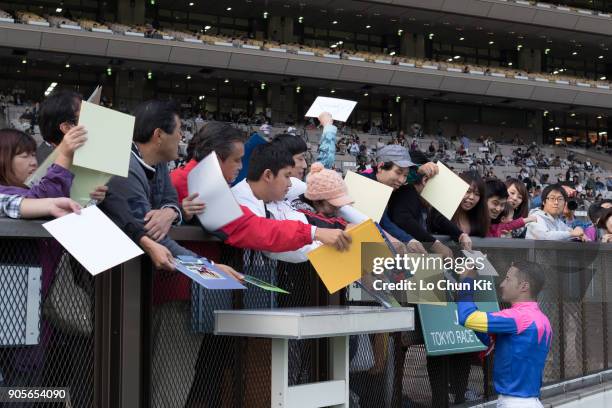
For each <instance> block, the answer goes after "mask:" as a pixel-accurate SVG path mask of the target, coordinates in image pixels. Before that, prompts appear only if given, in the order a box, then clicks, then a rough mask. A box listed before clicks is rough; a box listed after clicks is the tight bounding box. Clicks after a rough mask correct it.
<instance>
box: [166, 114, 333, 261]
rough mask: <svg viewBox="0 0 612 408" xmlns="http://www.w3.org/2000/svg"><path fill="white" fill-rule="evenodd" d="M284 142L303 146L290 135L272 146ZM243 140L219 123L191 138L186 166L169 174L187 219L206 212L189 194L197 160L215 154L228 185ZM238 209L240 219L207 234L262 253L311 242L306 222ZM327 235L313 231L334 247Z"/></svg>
mask: <svg viewBox="0 0 612 408" xmlns="http://www.w3.org/2000/svg"><path fill="white" fill-rule="evenodd" d="M281 136H283V135H281ZM278 137H280V136H277V138H278ZM283 140H285V141H287V142H289V144H290V145H291V146H294V145H297V146H298V147H297V149H298V150H299V149H301V148H302V147H301V145H300V143H298V142H295V141H296V140H297V141H299V142H301V143H304V142H303V141H302V140H301V139H296V138H294V137H293V136H289V137H286V138H282V139H278V140H277V139H275V142H273V143H277V144H279V143H281V142H282V141H283ZM243 141H244V136H243V134H242V132H241V131H239V130H238V129H236V128H234V127H232V126H230V125H228V124H225V123H221V122H209V123H207V124H206V125H205V126H204V127H203V128H202V129H201V130H200V132H198V134H197V135H196V136H195V137H194V138H193V139H192V142H191V143H190V145H189V147H188V157H189V161H188V162H187V164H186V165H185V166H183V167H181V168H178V169H176V170H174V171H173V172H172V173H171V174H170V177H171V179H172V184H173V185H174V187H175V188H176V190H177V193H178V199H179V201H181V202H182V207H183V210H184V212H185V218H187V219H189V218H191V217H193V215H196V214H198V213H201V212H203V211H205V203H202V202H201V201H200V200H198V197H197V195H195V194H192V195H189V194H188V189H187V177H188V174H189V172H190V171H191V170H192V169H193V168H194V167H195V166H196V165H197V164H198V162H199V161H200V160H202V159H203V158H205V157H206V156H208V155H209V154H210V153H211V152H215V153H216V154H217V158H218V159H219V165H220V167H221V172H222V173H223V176H224V177H225V180H226V181H227V182H228V183H231V182H232V181H233V180H234V179H235V177H236V172H237V171H238V170H239V169H240V168H241V166H242V162H241V159H242V154H243V152H244V147H243ZM294 142H295V143H294ZM297 155H299V153H298V154H297ZM295 157H296V155H293V158H294V162H295ZM241 209H242V212H243V216H242V217H240V218H238V219H237V220H235V221H233V222H231V223H229V224H228V225H226V226H224V227H223V228H221V229H220V230H219V231H216V232H213V231H209V232H213V233H214V234H215V235H217V236H219V237H220V238H222V239H223V240H224V242H225V243H226V244H228V245H232V246H235V247H238V248H249V249H255V250H261V251H272V252H283V251H294V250H297V249H299V248H301V247H303V246H304V245H309V244H312V242H313V236H312V230H313V228H312V227H311V226H310V225H308V224H306V223H302V222H298V221H277V220H271V219H267V218H262V217H259V216H257V215H255V214H254V213H253V212H252V211H251V210H250V209H249V208H248V207H246V206H241ZM326 232H327V231H326V230H325V229H320V230H319V231H318V232H315V235H314V239H315V240H319V241H322V242H324V243H326V244H330V245H334V244H335V242H334V241H333V238H330V237H329V234H326ZM332 235H333V234H332Z"/></svg>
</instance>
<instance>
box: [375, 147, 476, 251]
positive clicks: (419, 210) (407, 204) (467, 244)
mask: <svg viewBox="0 0 612 408" xmlns="http://www.w3.org/2000/svg"><path fill="white" fill-rule="evenodd" d="M411 161H412V162H413V163H418V164H415V165H421V167H422V166H424V165H427V166H430V165H431V164H433V163H431V162H430V161H429V160H428V159H427V157H426V156H425V154H424V153H422V152H420V151H416V152H413V154H412V156H411ZM436 168H437V166H436ZM409 178H410V183H408V184H405V185H403V186H401V187H400V188H399V189H397V190H396V191H394V192H393V194H392V195H391V198H390V200H389V203H388V206H387V208H388V211H389V217H390V218H391V220H392V221H393V222H394V223H395V224H396V225H397V226H398V227H400V228H401V229H403V230H404V231H406V232H408V233H409V234H410V235H412V236H413V237H414V238H415V239H417V240H418V241H419V242H427V243H430V244H431V250H432V251H433V252H435V253H437V254H440V255H442V256H443V257H452V251H451V250H450V248H448V247H447V246H446V245H444V244H442V242H440V241H439V240H437V239H436V238H435V237H434V236H433V235H432V234H431V233H430V232H429V230H428V229H429V228H428V226H431V227H432V228H433V229H434V230H435V231H438V232H440V233H441V234H443V235H449V236H450V237H451V238H452V239H453V240H455V241H457V242H459V243H460V244H461V246H462V247H463V248H464V249H472V241H471V239H470V237H469V235H468V234H465V233H464V232H463V231H461V230H460V229H459V227H457V226H456V225H455V224H454V223H453V222H451V221H449V220H448V219H447V218H446V217H444V216H443V215H442V214H440V213H438V212H437V211H435V210H434V209H431V211H430V210H429V208H428V206H427V204H426V203H425V202H424V201H423V199H422V198H421V191H423V188H424V187H425V184H426V183H427V180H428V177H427V176H425V175H424V173H419V172H416V173H413V174H411V176H410V177H409Z"/></svg>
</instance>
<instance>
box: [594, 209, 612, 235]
mask: <svg viewBox="0 0 612 408" xmlns="http://www.w3.org/2000/svg"><path fill="white" fill-rule="evenodd" d="M597 226H598V227H599V228H601V229H602V230H603V234H602V236H601V242H612V208H608V209H605V210H604V211H603V212H602V214H601V217H600V218H599V223H598V224H597Z"/></svg>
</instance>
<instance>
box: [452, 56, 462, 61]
mask: <svg viewBox="0 0 612 408" xmlns="http://www.w3.org/2000/svg"><path fill="white" fill-rule="evenodd" d="M453 58H454V59H456V60H458V59H460V58H461V55H455V56H454V57H453Z"/></svg>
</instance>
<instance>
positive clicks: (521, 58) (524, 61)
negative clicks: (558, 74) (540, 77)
mask: <svg viewBox="0 0 612 408" xmlns="http://www.w3.org/2000/svg"><path fill="white" fill-rule="evenodd" d="M518 68H520V69H524V70H527V71H529V72H542V53H541V51H540V50H536V49H533V48H522V49H521V50H520V51H519V53H518Z"/></svg>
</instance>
